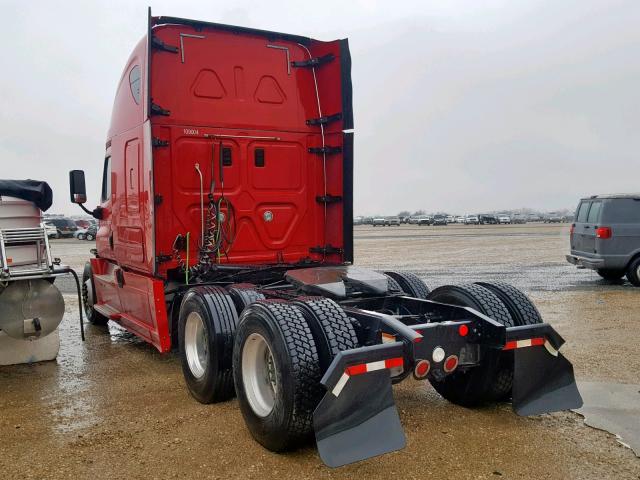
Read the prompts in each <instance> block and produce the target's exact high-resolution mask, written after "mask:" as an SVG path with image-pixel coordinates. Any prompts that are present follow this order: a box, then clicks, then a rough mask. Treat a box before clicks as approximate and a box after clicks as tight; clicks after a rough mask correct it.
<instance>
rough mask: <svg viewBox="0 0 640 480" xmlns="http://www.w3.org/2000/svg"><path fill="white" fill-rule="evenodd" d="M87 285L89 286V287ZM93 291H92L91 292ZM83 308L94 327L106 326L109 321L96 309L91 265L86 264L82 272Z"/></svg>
mask: <svg viewBox="0 0 640 480" xmlns="http://www.w3.org/2000/svg"><path fill="white" fill-rule="evenodd" d="M87 283H88V284H89V285H87ZM89 289H91V291H89ZM81 290H82V307H83V308H84V315H85V317H87V320H88V321H89V323H91V324H92V325H106V324H107V323H108V322H109V319H108V318H107V317H105V316H104V315H102V314H100V313H98V312H97V311H96V310H95V309H94V308H93V304H94V303H95V295H96V288H95V286H94V284H93V274H92V272H91V263H90V262H87V263H85V264H84V270H83V271H82V285H81Z"/></svg>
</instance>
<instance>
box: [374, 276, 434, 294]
mask: <svg viewBox="0 0 640 480" xmlns="http://www.w3.org/2000/svg"><path fill="white" fill-rule="evenodd" d="M382 273H384V274H385V275H387V276H389V277H391V278H393V279H394V280H395V281H396V283H397V284H398V285H400V288H401V289H402V291H403V292H404V293H406V294H407V295H409V296H410V297H414V298H421V299H423V300H426V299H427V296H428V295H429V287H427V285H426V284H425V283H424V282H423V281H422V280H421V279H420V277H418V276H417V275H414V274H413V273H410V272H398V271H395V270H389V271H385V272H382Z"/></svg>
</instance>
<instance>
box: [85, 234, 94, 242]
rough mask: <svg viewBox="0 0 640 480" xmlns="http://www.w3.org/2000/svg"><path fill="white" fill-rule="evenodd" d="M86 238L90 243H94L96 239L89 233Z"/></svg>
mask: <svg viewBox="0 0 640 480" xmlns="http://www.w3.org/2000/svg"><path fill="white" fill-rule="evenodd" d="M85 238H86V240H88V241H90V242H93V241H94V240H95V239H96V237H95V236H94V235H93V234H92V233H87V236H86V237H85Z"/></svg>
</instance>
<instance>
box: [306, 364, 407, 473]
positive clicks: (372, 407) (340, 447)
mask: <svg viewBox="0 0 640 480" xmlns="http://www.w3.org/2000/svg"><path fill="white" fill-rule="evenodd" d="M313 426H314V429H315V434H316V442H317V444H318V452H319V453H320V458H322V461H323V462H324V463H325V464H327V465H328V466H329V467H340V466H342V465H346V464H348V463H353V462H357V461H359V460H365V459H367V458H371V457H374V456H376V455H382V454H383V453H388V452H392V451H394V450H399V449H401V448H404V446H405V444H406V439H405V436H404V431H403V429H402V425H401V423H400V417H399V416H398V410H397V409H396V405H395V402H394V400H393V391H392V388H391V378H390V376H389V371H388V370H378V371H375V372H370V373H367V374H365V375H357V376H352V377H349V378H348V381H347V383H346V384H345V385H344V387H343V388H342V390H341V391H340V392H339V394H338V396H336V395H335V394H334V393H333V392H332V391H328V392H327V393H326V394H325V396H324V398H323V399H322V401H321V402H320V404H319V405H318V407H317V408H316V410H315V412H314V414H313Z"/></svg>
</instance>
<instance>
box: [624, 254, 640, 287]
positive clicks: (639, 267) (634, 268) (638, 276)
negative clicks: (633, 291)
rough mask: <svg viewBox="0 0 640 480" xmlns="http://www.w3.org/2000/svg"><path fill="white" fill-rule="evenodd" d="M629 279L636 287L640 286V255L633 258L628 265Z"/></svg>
mask: <svg viewBox="0 0 640 480" xmlns="http://www.w3.org/2000/svg"><path fill="white" fill-rule="evenodd" d="M627 280H629V281H630V282H631V284H632V285H633V286H634V287H640V257H637V258H635V259H633V260H631V263H629V266H628V267H627Z"/></svg>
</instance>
